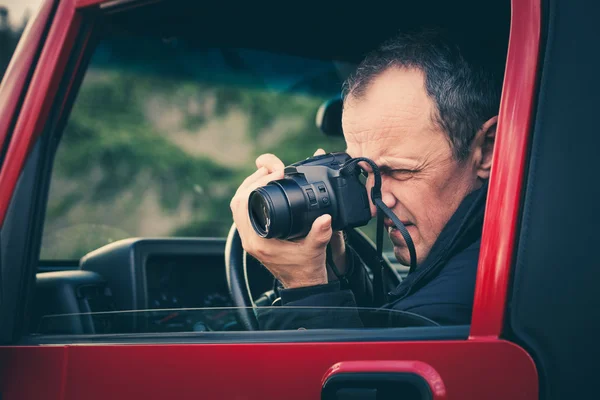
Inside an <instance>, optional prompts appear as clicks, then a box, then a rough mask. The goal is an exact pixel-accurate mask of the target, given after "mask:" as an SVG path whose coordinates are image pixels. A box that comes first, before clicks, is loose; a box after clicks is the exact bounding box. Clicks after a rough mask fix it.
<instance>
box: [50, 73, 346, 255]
mask: <svg viewBox="0 0 600 400" xmlns="http://www.w3.org/2000/svg"><path fill="white" fill-rule="evenodd" d="M324 100H325V98H322V97H311V96H308V95H301V94H290V93H285V92H276V91H272V90H266V89H265V90H261V89H259V88H253V89H248V88H244V87H236V86H227V85H212V86H211V85H208V84H206V83H198V82H192V81H174V80H171V79H165V78H162V77H160V76H154V75H143V74H139V73H135V74H134V73H127V72H123V71H107V70H91V71H90V72H89V73H88V77H87V78H86V80H85V81H84V83H83V85H82V88H81V90H80V93H79V95H78V98H77V100H76V103H75V106H74V108H73V111H72V113H71V117H70V120H69V122H68V124H67V127H66V129H65V132H64V134H63V138H62V140H61V143H60V146H59V151H58V153H57V156H56V161H55V167H54V171H53V183H52V186H51V191H50V199H49V208H48V213H47V216H46V225H45V236H44V241H43V247H42V258H60V259H72V258H79V257H81V256H82V255H84V254H85V253H86V252H88V251H91V250H94V249H95V248H97V247H99V246H101V245H102V244H106V243H109V242H110V241H113V240H117V239H121V238H123V237H127V236H217V237H224V236H225V235H226V234H227V231H228V230H229V228H230V225H231V212H230V210H229V200H230V199H231V197H232V196H233V194H234V193H235V190H236V189H237V187H238V186H239V184H240V183H241V182H242V180H243V179H244V178H245V177H246V176H248V175H249V174H251V173H252V172H253V171H254V170H255V165H254V162H253V160H254V159H255V158H256V157H257V156H258V155H260V154H262V153H265V152H272V153H274V154H276V155H277V156H279V157H280V158H281V159H282V160H283V161H284V162H285V163H287V164H289V163H292V162H295V161H298V160H300V159H303V158H306V157H309V156H311V155H312V154H313V153H314V151H315V150H316V149H317V148H319V147H321V148H324V149H326V150H327V151H337V150H343V148H344V142H343V140H341V139H333V138H328V137H325V136H324V135H323V134H322V133H321V132H320V131H319V130H318V129H317V128H316V126H315V122H314V118H315V115H316V110H317V108H318V107H319V106H320V104H321V103H322V102H323V101H324ZM234 112H238V113H241V114H242V115H243V116H244V118H242V119H241V120H240V121H238V125H236V126H235V128H234V130H235V132H233V133H232V132H222V131H220V129H221V128H220V127H221V126H222V127H223V129H225V127H230V125H228V123H227V121H228V118H229V117H230V116H231V115H232V113H234ZM165 120H175V122H174V123H172V124H166V125H165V124H164V123H163V122H164V121H165ZM209 124H212V125H213V128H214V126H216V129H217V131H216V132H215V133H214V135H215V137H214V141H213V140H212V139H211V138H210V137H209V140H206V138H205V136H202V135H205V134H204V133H202V132H203V131H202V130H203V129H205V128H207V126H208V125H209ZM229 129H231V128H229ZM199 132H200V133H199ZM225 133H227V134H228V135H230V136H231V141H232V147H234V146H233V145H234V144H239V143H242V144H243V143H247V146H245V147H244V146H242V153H244V154H245V157H246V158H247V162H244V163H239V162H238V163H235V165H231V164H228V163H226V162H224V161H223V159H224V158H226V157H224V156H225V155H226V154H222V153H217V154H216V153H215V151H213V150H214V149H210V148H208V147H212V146H213V145H216V142H217V141H218V139H219V136H220V135H222V134H225ZM198 135H200V136H198ZM186 136H187V137H189V138H190V140H191V141H190V140H188V139H186ZM196 137H198V138H200V139H199V140H203V143H205V145H206V146H208V147H207V148H201V147H200V146H196V145H195V142H194V138H196ZM202 138H204V139H202ZM181 140H183V141H185V143H191V144H190V145H185V144H182V143H181ZM186 140H187V141H186ZM227 150H228V149H226V151H227ZM226 151H225V152H226ZM222 156H223V157H222ZM57 182H60V184H59V183H57ZM152 193H156V194H157V197H158V202H159V209H158V210H154V214H152V207H151V206H148V205H147V204H146V200H147V199H146V198H147V197H149V196H150V195H151V194H152ZM148 210H149V211H148ZM149 213H150V215H149ZM182 215H183V216H184V217H182ZM154 218H155V219H156V221H155V222H154V221H153V219H154ZM98 226H102V227H103V228H102V229H99V230H98ZM86 227H87V228H86ZM85 229H89V230H88V231H85ZM84 231H85V232H84ZM69 232H70V233H69ZM104 236H110V237H104ZM57 242H60V244H57ZM57 249H59V250H57Z"/></svg>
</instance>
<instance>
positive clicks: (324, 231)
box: [304, 214, 332, 249]
mask: <svg viewBox="0 0 600 400" xmlns="http://www.w3.org/2000/svg"><path fill="white" fill-rule="evenodd" d="M331 234H332V230H331V215H328V214H325V215H321V216H320V217H319V218H317V219H316V220H315V222H313V224H312V228H311V229H310V232H308V235H307V236H306V238H305V239H304V244H305V245H308V246H310V247H312V248H314V249H318V248H323V247H325V246H327V243H329V240H330V239H331Z"/></svg>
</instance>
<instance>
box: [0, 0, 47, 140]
mask: <svg viewBox="0 0 600 400" xmlns="http://www.w3.org/2000/svg"><path fill="white" fill-rule="evenodd" d="M54 2H55V0H46V1H44V2H43V3H42V5H41V7H40V8H39V9H38V11H37V13H36V14H35V15H34V17H33V18H32V19H31V20H30V21H29V23H28V24H27V28H26V29H25V31H24V32H23V35H22V36H21V40H20V41H19V44H18V46H17V48H16V49H15V52H14V54H13V56H12V58H11V60H10V64H8V68H7V69H6V72H5V74H4V78H3V79H2V84H0V148H2V147H3V146H4V141H5V140H6V137H7V136H8V132H9V129H10V127H11V123H12V121H13V118H14V116H15V112H16V111H17V106H18V104H19V99H20V98H21V96H22V95H23V91H24V90H25V88H26V87H27V76H28V75H29V73H30V71H31V69H32V68H33V67H34V66H35V56H36V53H37V51H38V49H39V47H40V46H41V44H42V43H43V41H44V38H43V37H42V35H43V33H44V30H45V28H46V26H47V24H48V18H49V17H50V13H51V12H52V7H53V6H54Z"/></svg>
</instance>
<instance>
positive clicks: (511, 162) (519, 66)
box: [471, 0, 541, 337]
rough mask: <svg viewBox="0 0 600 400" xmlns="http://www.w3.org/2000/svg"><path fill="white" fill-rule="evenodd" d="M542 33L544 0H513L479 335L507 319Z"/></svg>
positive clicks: (475, 323) (478, 298) (480, 283)
mask: <svg viewBox="0 0 600 400" xmlns="http://www.w3.org/2000/svg"><path fill="white" fill-rule="evenodd" d="M540 34H541V10H540V0H513V1H512V18H511V28H510V41H509V46H508V56H507V61H506V75H505V78H504V88H503V91H502V101H501V103H500V114H499V116H498V131H497V136H496V145H495V149H494V160H493V165H492V174H491V177H490V186H489V195H488V200H487V205H486V212H485V219H484V224H483V235H482V238H481V250H480V254H479V271H478V275H477V284H476V287H475V300H474V306H473V317H472V322H471V336H473V337H482V336H491V337H499V336H500V334H501V333H502V328H503V324H504V312H505V309H506V296H507V292H508V282H509V278H510V270H511V266H512V260H513V254H514V250H515V246H516V240H517V226H518V221H519V214H520V206H521V196H522V194H523V180H524V176H525V166H526V161H527V146H528V143H529V136H530V131H531V124H532V115H533V106H534V101H535V95H536V79H537V71H538V57H539V49H540Z"/></svg>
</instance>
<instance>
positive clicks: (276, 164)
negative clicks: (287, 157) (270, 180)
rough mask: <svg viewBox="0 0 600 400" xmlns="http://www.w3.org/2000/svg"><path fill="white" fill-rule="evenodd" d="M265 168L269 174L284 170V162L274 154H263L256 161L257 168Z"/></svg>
mask: <svg viewBox="0 0 600 400" xmlns="http://www.w3.org/2000/svg"><path fill="white" fill-rule="evenodd" d="M261 167H265V168H266V169H267V170H268V171H269V172H273V171H277V170H278V169H284V168H285V165H284V164H283V161H281V160H280V159H279V158H277V157H276V156H275V155H273V154H262V155H260V156H259V157H258V158H257V159H256V168H261Z"/></svg>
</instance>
